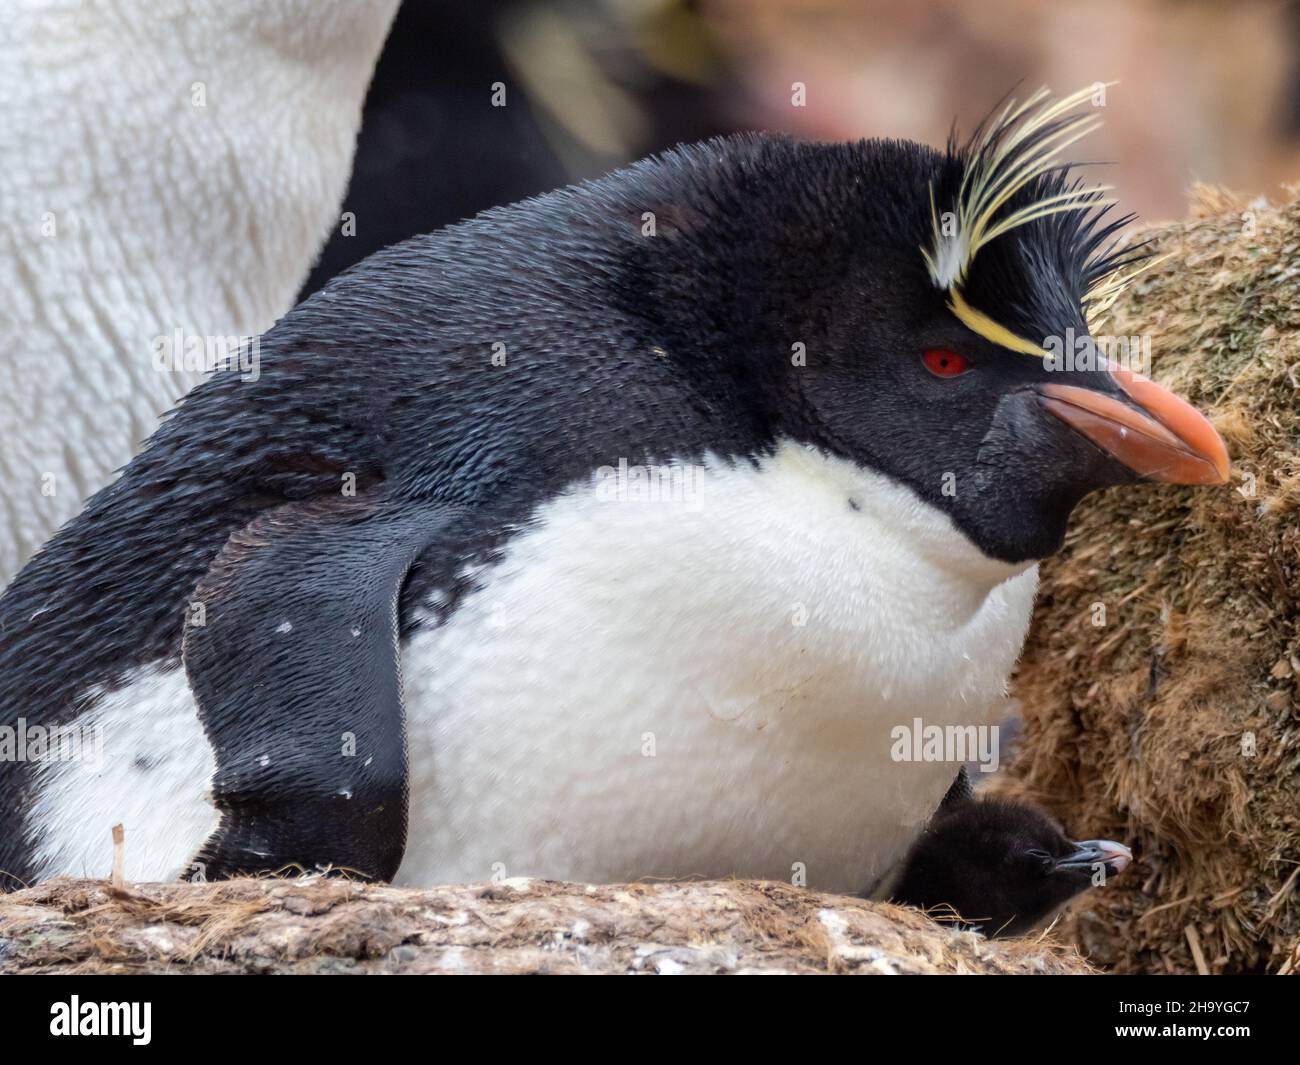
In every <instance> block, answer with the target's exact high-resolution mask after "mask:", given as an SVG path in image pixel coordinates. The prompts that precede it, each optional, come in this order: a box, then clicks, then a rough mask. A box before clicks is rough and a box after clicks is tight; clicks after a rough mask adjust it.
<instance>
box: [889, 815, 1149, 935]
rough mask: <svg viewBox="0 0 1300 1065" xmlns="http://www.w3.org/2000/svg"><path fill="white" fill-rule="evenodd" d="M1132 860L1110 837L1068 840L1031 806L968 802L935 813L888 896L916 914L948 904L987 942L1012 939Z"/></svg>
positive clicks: (1112, 874) (1130, 854)
mask: <svg viewBox="0 0 1300 1065" xmlns="http://www.w3.org/2000/svg"><path fill="white" fill-rule="evenodd" d="M1132 860H1133V855H1132V853H1131V852H1130V851H1129V849H1128V848H1127V847H1126V846H1124V845H1123V844H1122V843H1116V842H1114V841H1113V840H1108V839H1089V840H1084V841H1083V842H1081V843H1075V842H1072V841H1071V840H1070V839H1068V838H1067V837H1066V835H1065V833H1064V832H1062V831H1061V828H1060V826H1059V825H1057V824H1056V822H1055V821H1053V820H1052V819H1051V818H1050V817H1048V816H1047V815H1046V814H1045V813H1043V812H1042V811H1041V810H1039V809H1038V808H1037V807H1034V806H1031V805H1028V804H1026V803H1018V802H1016V803H1013V802H1007V801H1004V800H1000V799H984V800H977V799H974V798H970V799H967V800H965V801H958V802H954V803H950V804H949V803H945V805H944V806H943V807H941V808H940V810H939V812H938V813H937V814H936V815H935V817H934V819H933V820H932V821H931V823H930V825H929V826H928V827H927V828H926V830H925V831H924V832H923V833H922V834H921V835H920V836H919V837H918V838H917V840H916V842H915V843H913V844H912V848H911V850H910V851H909V852H908V854H907V857H906V858H905V859H904V861H903V864H902V867H901V870H900V872H899V874H898V877H897V880H896V882H895V886H894V888H893V890H892V892H891V893H890V895H891V898H892V899H893V901H895V902H900V903H903V904H905V905H909V906H918V907H920V908H922V909H931V908H934V907H938V906H945V905H947V906H951V907H952V908H953V909H954V910H956V911H957V913H958V914H960V915H961V918H962V923H963V924H966V925H970V926H976V927H979V928H980V929H982V930H983V931H984V932H985V934H987V935H988V936H990V937H994V936H1018V935H1024V934H1025V933H1027V932H1029V931H1031V930H1032V929H1033V928H1034V927H1035V926H1037V925H1039V924H1041V923H1043V922H1044V921H1045V920H1047V918H1048V917H1049V916H1051V914H1052V913H1053V912H1055V911H1056V910H1057V909H1058V908H1059V907H1061V906H1062V905H1064V904H1065V903H1066V902H1069V901H1070V899H1072V898H1074V897H1075V896H1076V895H1078V894H1079V893H1080V892H1083V891H1086V890H1087V889H1088V888H1089V887H1094V886H1098V885H1099V884H1101V883H1104V882H1105V880H1106V879H1107V878H1108V877H1111V876H1115V875H1117V874H1119V873H1121V872H1123V871H1124V869H1126V868H1127V867H1128V865H1129V863H1130V862H1131V861H1132Z"/></svg>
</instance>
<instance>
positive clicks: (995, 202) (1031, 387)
mask: <svg viewBox="0 0 1300 1065" xmlns="http://www.w3.org/2000/svg"><path fill="white" fill-rule="evenodd" d="M1089 92H1090V90H1085V91H1084V92H1082V93H1076V94H1074V95H1073V96H1070V97H1067V98H1065V99H1063V100H1060V101H1057V102H1053V101H1052V100H1050V99H1048V98H1047V96H1046V93H1045V92H1040V93H1037V94H1035V95H1034V96H1032V97H1031V98H1030V99H1029V100H1028V101H1027V102H1026V104H1024V105H1020V106H1015V105H1008V106H1007V107H1006V109H1004V110H1003V111H1002V112H1001V113H1000V114H998V115H997V116H996V117H995V118H993V119H991V120H990V121H987V122H986V123H985V124H984V125H983V126H981V128H980V129H979V130H978V131H977V132H976V134H975V135H974V137H973V138H972V139H971V141H970V142H969V143H968V144H966V145H965V146H964V147H957V146H956V145H955V144H953V143H950V144H949V147H948V149H947V151H946V152H938V151H934V150H932V149H927V148H922V147H920V146H917V145H914V144H908V143H902V142H896V141H870V142H861V143H858V144H852V145H796V144H792V143H790V142H788V141H773V140H770V139H769V140H763V141H758V142H752V143H751V144H750V146H749V151H748V152H747V153H746V154H739V153H738V154H737V155H734V156H732V157H730V158H729V159H726V160H724V161H723V162H722V165H721V166H717V162H718V161H717V160H716V159H715V160H713V163H714V165H715V168H716V169H717V170H718V171H720V172H721V174H722V177H721V178H719V179H718V180H717V181H716V182H715V184H714V186H713V187H712V188H711V189H710V190H709V194H708V196H706V197H701V198H700V199H699V200H697V201H696V202H694V203H686V204H682V203H680V202H679V203H678V204H676V205H675V209H674V211H673V212H672V213H671V214H670V216H669V224H670V225H674V226H676V227H677V228H676V229H673V230H672V231H670V232H669V233H668V240H667V241H660V243H659V245H658V247H659V248H660V249H668V250H667V251H665V252H663V254H666V255H667V256H668V258H667V259H666V260H660V264H659V269H660V271H661V276H666V277H668V278H669V279H670V280H669V281H668V282H667V283H666V284H664V285H661V286H660V290H659V291H654V292H647V291H646V289H645V288H644V287H638V289H637V290H636V292H637V298H638V299H639V300H640V301H641V307H642V308H644V307H645V306H646V303H647V301H655V302H656V305H657V306H661V307H671V308H672V309H671V310H670V311H668V312H666V314H667V316H670V317H672V319H673V320H674V321H690V322H692V323H693V325H694V326H695V327H696V329H695V335H694V336H692V337H687V338H686V343H684V344H681V345H680V347H681V348H682V349H684V350H687V351H689V354H688V355H687V356H685V357H684V358H683V360H682V365H683V371H684V372H686V373H690V372H691V367H689V366H687V365H686V363H687V362H688V361H689V360H695V361H696V362H698V361H699V360H700V349H701V348H704V349H705V350H706V351H710V350H711V351H717V350H719V349H721V348H724V347H726V348H730V349H732V351H731V352H730V353H729V355H728V357H727V358H726V359H725V361H723V363H722V369H719V364H718V363H717V362H712V363H709V368H708V370H707V372H708V373H709V374H710V375H711V380H710V381H709V382H707V383H702V385H701V387H702V388H704V389H708V388H710V387H712V388H714V389H717V388H718V385H717V379H718V378H721V379H722V380H724V381H725V382H728V383H729V384H730V385H731V387H732V389H733V391H734V392H741V391H742V390H748V392H749V393H750V394H758V395H760V396H761V398H762V402H763V404H764V405H763V406H762V408H761V409H762V415H761V416H762V417H763V418H765V419H766V421H767V423H768V424H769V425H770V427H771V430H770V431H771V433H772V435H773V436H787V437H792V438H794V439H796V440H799V441H801V442H804V443H811V444H815V445H817V446H819V447H821V448H823V449H825V450H827V451H829V452H831V453H833V454H836V455H839V456H842V457H846V458H849V459H851V460H853V461H855V462H857V463H858V464H860V465H864V466H867V467H870V468H873V469H875V470H878V471H880V472H882V473H884V474H886V475H887V476H889V477H890V478H893V479H895V480H898V481H901V482H903V483H904V484H906V485H908V486H909V487H910V488H911V489H912V490H913V491H914V492H916V493H917V494H918V495H920V496H921V498H922V499H924V500H926V501H927V502H929V503H931V504H932V505H934V506H936V507H938V508H939V509H941V510H942V511H944V512H945V513H946V514H948V516H949V517H950V518H951V519H952V520H953V522H954V523H955V524H956V525H957V526H958V528H960V529H961V530H962V531H963V532H964V533H965V534H966V535H967V537H968V538H969V539H971V540H972V541H973V542H974V543H975V544H977V545H978V546H979V547H980V548H981V549H982V550H983V551H984V553H985V554H986V555H989V556H991V557H993V558H997V559H1001V560H1003V561H1007V562H1023V561H1027V560H1030V559H1038V558H1042V557H1045V556H1047V555H1049V554H1051V553H1052V552H1053V551H1055V550H1056V549H1057V548H1058V547H1059V545H1060V543H1061V540H1062V537H1063V535H1064V531H1065V524H1066V520H1067V518H1068V517H1069V514H1070V511H1071V509H1072V508H1073V507H1074V505H1075V503H1077V502H1078V500H1079V499H1080V498H1082V497H1083V496H1084V495H1085V494H1087V493H1088V492H1091V491H1093V490H1095V489H1099V488H1103V487H1106V486H1109V485H1115V484H1120V483H1123V482H1127V481H1132V480H1136V479H1138V478H1139V477H1147V478H1152V479H1155V480H1164V481H1173V482H1178V483H1196V484H1208V483H1220V482H1222V481H1224V480H1225V479H1226V476H1227V469H1228V459H1227V454H1226V451H1225V449H1224V445H1223V442H1222V441H1221V440H1220V438H1219V437H1218V435H1217V433H1216V432H1215V431H1214V429H1213V428H1212V427H1211V426H1210V424H1209V423H1208V422H1207V421H1206V420H1205V419H1204V418H1203V417H1202V416H1201V415H1200V414H1199V413H1198V412H1197V411H1195V410H1194V409H1193V408H1192V407H1191V406H1189V405H1188V404H1187V403H1185V402H1184V401H1183V400H1181V399H1179V398H1178V397H1176V396H1174V395H1173V394H1172V393H1170V392H1167V391H1166V390H1164V389H1163V388H1161V387H1159V386H1158V385H1155V384H1154V383H1152V382H1151V381H1149V380H1147V379H1146V378H1144V377H1141V376H1139V375H1134V374H1133V373H1130V372H1127V371H1126V370H1124V369H1122V368H1119V369H1117V368H1116V367H1115V366H1114V365H1113V364H1112V363H1111V362H1108V361H1107V360H1106V359H1105V358H1104V357H1093V355H1094V352H1095V347H1090V341H1091V340H1092V334H1091V333H1090V331H1089V325H1088V316H1089V314H1090V313H1094V312H1096V311H1097V310H1098V309H1100V308H1104V306H1105V305H1107V304H1108V301H1110V300H1112V299H1113V298H1114V296H1115V295H1117V294H1118V290H1119V288H1120V287H1122V285H1123V284H1124V283H1126V282H1127V281H1128V280H1129V279H1130V278H1131V277H1132V276H1133V273H1134V272H1135V270H1136V269H1140V267H1136V266H1135V264H1136V263H1138V262H1139V261H1140V260H1142V259H1143V258H1144V257H1145V252H1144V251H1143V249H1141V248H1139V249H1137V250H1136V251H1134V250H1132V249H1129V250H1127V251H1126V250H1124V249H1123V248H1122V247H1120V246H1119V245H1118V244H1117V243H1116V241H1117V231H1118V230H1119V228H1120V227H1121V226H1123V225H1124V224H1125V223H1126V222H1127V221H1128V219H1127V218H1122V219H1118V220H1115V219H1108V218H1106V217H1105V216H1106V212H1107V210H1108V209H1109V207H1108V202H1107V201H1105V200H1103V199H1102V196H1103V191H1104V190H1102V189H1099V188H1090V187H1087V186H1085V185H1083V184H1082V183H1081V182H1080V181H1079V180H1078V179H1076V178H1074V177H1072V176H1071V175H1070V173H1069V171H1068V169H1067V168H1065V167H1064V166H1062V165H1060V164H1058V163H1057V162H1056V158H1057V153H1058V152H1059V151H1060V150H1061V149H1063V148H1064V147H1066V146H1067V145H1068V144H1070V143H1072V142H1073V141H1074V140H1076V139H1077V138H1078V137H1080V136H1082V135H1083V134H1085V133H1087V132H1088V131H1089V130H1091V129H1092V128H1093V126H1094V124H1095V123H1096V122H1097V121H1099V120H1097V119H1095V118H1093V117H1091V116H1090V115H1089V114H1086V113H1084V114H1075V113H1073V112H1074V111H1076V110H1077V109H1078V108H1079V107H1081V106H1085V105H1087V104H1088V103H1089V100H1090V95H1089ZM700 218H707V219H708V224H705V225H699V224H697V221H698V219H700ZM691 230H694V231H695V234H696V236H697V238H698V239H696V240H694V241H689V240H688V241H683V240H680V239H678V238H679V237H680V234H681V233H682V232H684V231H691ZM652 243H653V242H652ZM683 246H686V247H689V249H690V250H689V252H688V253H683V252H681V251H680V250H679V249H680V248H681V247H683ZM656 254H659V253H656ZM1094 317H1095V313H1094ZM701 327H702V331H703V332H702V335H701ZM674 339H675V338H673V337H671V336H669V338H668V340H667V341H665V344H664V347H665V348H667V349H669V350H672V347H671V346H672V344H673V342H674ZM1139 350H1140V344H1139ZM1111 353H1112V354H1113V353H1114V349H1111ZM1058 356H1059V357H1058ZM1112 371H1114V372H1112ZM696 372H697V373H699V371H698V370H697V371H696ZM728 375H731V377H730V378H728ZM709 398H710V399H713V398H715V397H712V396H711V397H709ZM716 399H717V401H718V402H726V401H727V396H726V395H725V394H722V395H718V396H716Z"/></svg>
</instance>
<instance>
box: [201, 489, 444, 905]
mask: <svg viewBox="0 0 1300 1065" xmlns="http://www.w3.org/2000/svg"><path fill="white" fill-rule="evenodd" d="M452 513H453V512H452V511H451V510H450V508H446V507H439V506H435V505H424V506H420V505H418V504H416V505H403V506H401V507H397V506H394V505H392V504H391V503H390V502H389V501H388V500H386V499H384V498H382V497H376V496H372V497H371V498H368V499H367V498H363V497H361V496H356V497H345V496H340V497H338V498H337V499H332V500H327V501H313V502H309V503H302V504H289V505H286V506H282V507H278V508H276V509H275V510H272V511H268V512H267V513H265V514H263V515H262V516H260V517H259V518H257V520H255V521H253V522H252V523H251V524H249V525H247V526H246V527H245V528H243V529H241V530H240V531H239V532H237V533H235V534H234V535H233V536H232V537H231V538H230V540H229V541H227V543H226V545H225V547H223V548H222V550H221V552H220V553H219V554H218V555H217V557H216V559H215V560H214V562H213V564H212V566H211V567H210V568H209V570H208V573H207V575H206V576H205V577H204V578H203V580H202V581H201V582H200V583H199V585H198V587H197V588H196V590H195V593H194V605H192V607H191V611H190V614H189V616H188V617H187V620H186V627H185V638H184V659H185V669H186V671H187V673H188V675H189V681H190V687H191V689H192V690H193V692H194V696H195V699H196V701H197V703H198V713H199V718H200V720H201V721H202V722H203V727H204V729H205V730H206V732H207V734H208V739H209V741H210V742H211V743H212V746H213V749H214V750H215V752H216V760H217V769H216V772H215V774H214V776H213V781H212V800H213V802H214V803H215V805H216V807H217V809H218V810H219V811H220V815H221V818H220V822H219V824H218V826H217V829H216V831H215V832H214V833H213V834H212V836H211V837H210V838H209V839H208V841H207V842H206V843H205V844H204V846H203V848H202V850H201V851H200V852H199V854H198V856H197V857H196V859H195V864H196V869H195V870H193V871H192V872H191V873H189V874H187V875H191V876H203V877H206V878H208V879H216V878H220V877H229V876H235V875H238V874H241V873H250V874H251V873H259V872H274V871H276V870H279V869H283V868H284V867H286V866H289V865H298V866H302V867H303V868H306V869H313V868H316V867H318V866H325V865H329V866H333V867H335V868H341V869H347V870H353V871H355V872H357V873H360V874H362V875H364V876H367V877H373V878H376V879H380V880H389V879H391V878H392V877H393V875H394V874H395V873H396V872H397V867H398V865H399V864H400V863H401V860H402V853H403V851H404V849H405V846H406V729H405V721H404V715H403V709H402V690H401V660H400V656H399V649H398V629H397V625H398V618H397V604H398V597H399V595H400V592H401V588H402V584H403V581H404V579H405V577H406V574H407V572H408V571H409V569H410V567H411V564H412V563H413V562H414V561H415V559H416V557H417V556H418V555H419V553H420V551H421V550H423V548H424V547H425V546H427V545H428V544H429V543H430V542H431V541H432V540H433V539H435V538H436V537H438V536H439V534H440V533H441V532H442V530H444V529H445V528H446V526H447V523H448V520H449V518H450V516H451V514H452ZM199 622H201V624H200V623H199Z"/></svg>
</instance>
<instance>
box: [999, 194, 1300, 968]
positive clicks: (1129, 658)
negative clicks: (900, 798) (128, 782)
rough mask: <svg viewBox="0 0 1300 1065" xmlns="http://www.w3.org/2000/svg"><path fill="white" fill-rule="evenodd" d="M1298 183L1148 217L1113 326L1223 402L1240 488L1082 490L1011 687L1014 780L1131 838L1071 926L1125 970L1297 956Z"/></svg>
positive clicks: (1163, 367)
mask: <svg viewBox="0 0 1300 1065" xmlns="http://www.w3.org/2000/svg"><path fill="white" fill-rule="evenodd" d="M1297 191H1300V190H1297V189H1291V190H1288V193H1289V196H1290V199H1289V200H1288V202H1286V203H1285V204H1284V205H1283V206H1280V207H1273V206H1269V205H1267V204H1264V203H1262V202H1255V203H1247V202H1246V201H1243V200H1241V199H1238V198H1235V197H1233V196H1231V195H1230V194H1228V193H1226V192H1224V191H1222V190H1218V189H1210V188H1198V189H1196V190H1195V192H1194V205H1193V211H1192V214H1191V216H1190V217H1189V218H1188V219H1187V220H1186V221H1184V222H1180V223H1177V224H1174V225H1171V226H1167V227H1164V228H1161V229H1158V230H1153V231H1152V233H1151V235H1153V236H1154V237H1155V238H1156V242H1157V245H1158V252H1159V253H1160V254H1168V255H1169V258H1168V259H1167V260H1165V261H1164V262H1163V263H1161V264H1160V265H1158V266H1157V267H1155V268H1154V269H1153V270H1152V271H1150V272H1149V274H1148V275H1146V276H1144V277H1143V278H1142V279H1141V280H1140V281H1139V282H1138V283H1137V284H1136V286H1135V287H1134V288H1133V289H1132V290H1131V291H1130V292H1129V293H1127V294H1126V296H1125V297H1124V298H1123V299H1122V301H1121V302H1120V303H1119V304H1118V305H1117V306H1116V307H1115V309H1114V310H1113V311H1112V315H1111V319H1110V321H1109V322H1107V323H1105V324H1104V325H1103V331H1105V332H1108V333H1111V334H1114V335H1134V334H1141V333H1144V332H1150V333H1151V334H1152V336H1153V339H1152V350H1153V362H1154V371H1155V377H1156V378H1157V379H1158V380H1160V381H1161V382H1162V383H1164V384H1166V385H1168V386H1169V387H1171V388H1173V389H1174V390H1175V391H1177V392H1178V393H1179V394H1181V395H1183V396H1186V397H1187V398H1189V399H1190V400H1191V401H1192V402H1194V403H1196V404H1197V405H1198V406H1200V407H1201V408H1202V409H1203V410H1206V411H1207V412H1208V413H1209V414H1210V416H1211V418H1212V420H1213V421H1214V423H1215V424H1216V426H1217V427H1218V428H1219V429H1220V431H1221V432H1222V433H1223V435H1224V437H1225V438H1226V439H1227V441H1228V446H1229V450H1230V452H1231V454H1232V458H1233V465H1234V475H1233V483H1232V484H1231V485H1229V486H1225V487H1222V488H1210V489H1204V488H1202V489H1188V488H1173V487H1169V486H1156V485H1152V486H1143V487H1140V488H1125V489H1122V490H1117V491H1114V492H1108V493H1105V494H1104V495H1102V496H1099V497H1096V498H1093V499H1090V500H1088V501H1086V502H1085V504H1084V505H1082V506H1081V507H1080V508H1079V510H1078V512H1077V514H1076V516H1075V518H1074V520H1073V522H1072V525H1071V531H1070V533H1069V536H1068V538H1067V542H1066V546H1065V549H1064V551H1063V552H1062V553H1061V554H1060V555H1059V556H1057V557H1055V558H1053V559H1052V560H1050V561H1049V562H1048V563H1046V564H1045V565H1044V567H1043V585H1042V592H1041V595H1040V599H1039V604H1038V607H1037V611H1036V613H1035V618H1034V623H1033V626H1032V628H1031V632H1030V636H1029V640H1028V643H1027V645H1026V651H1025V655H1024V658H1023V659H1022V662H1021V665H1020V668H1019V672H1018V676H1017V680H1016V684H1015V688H1016V692H1015V694H1016V695H1017V696H1018V698H1019V700H1020V702H1021V704H1022V708H1023V713H1024V717H1025V734H1024V739H1023V742H1022V744H1021V747H1020V749H1019V752H1018V754H1017V756H1016V759H1015V761H1014V763H1013V765H1012V766H1011V780H1009V781H1006V782H1004V783H1003V784H1002V785H1001V790H1004V791H1011V792H1014V793H1018V794H1024V795H1028V796H1030V797H1032V798H1034V799H1036V800H1037V801H1039V802H1042V803H1044V804H1046V805H1047V806H1048V807H1050V808H1051V809H1052V810H1053V811H1054V812H1055V813H1056V814H1057V815H1058V816H1060V817H1061V818H1062V819H1063V820H1064V821H1065V822H1066V823H1067V824H1068V825H1071V826H1086V828H1087V831H1088V832H1089V833H1090V834H1104V835H1110V836H1112V837H1114V838H1116V839H1122V840H1125V841H1127V842H1129V843H1130V844H1132V845H1133V846H1134V849H1135V854H1136V864H1135V867H1134V868H1133V869H1132V870H1130V871H1129V872H1128V873H1127V874H1126V875H1125V876H1123V877H1121V878H1119V879H1118V880H1116V881H1115V882H1114V883H1113V884H1111V885H1109V886H1108V888H1107V890H1105V891H1096V892H1091V893H1089V894H1088V895H1087V896H1085V897H1084V899H1083V901H1082V902H1081V903H1080V905H1079V906H1077V907H1076V909H1075V910H1074V912H1073V913H1072V915H1071V916H1070V919H1069V921H1068V922H1067V924H1066V926H1065V928H1066V931H1067V933H1068V932H1072V934H1073V935H1074V936H1075V937H1076V939H1077V941H1078V943H1079V944H1080V945H1081V947H1082V948H1083V950H1084V952H1085V954H1086V955H1088V956H1089V957H1091V958H1092V959H1093V960H1094V961H1097V962H1099V963H1103V964H1106V965H1111V966H1113V967H1114V968H1115V969H1116V970H1118V971H1123V972H1175V973H1191V972H1197V971H1198V970H1199V971H1208V972H1294V971H1296V970H1297V968H1300V887H1298V886H1297V876H1296V874H1297V870H1298V869H1300V706H1298V704H1297V699H1296V688H1297V683H1298V681H1300V611H1298V604H1300V524H1298V522H1297V518H1298V516H1300V515H1298V514H1297V511H1298V509H1300V198H1297V196H1296V193H1297ZM1251 478H1253V479H1254V482H1255V485H1254V494H1253V495H1251V494H1250V493H1249V491H1248V488H1249V481H1250V479H1251ZM1097 603H1102V604H1104V605H1105V608H1106V619H1105V623H1104V624H1103V625H1101V626H1100V627H1094V625H1093V623H1092V619H1093V614H1092V611H1093V608H1094V604H1097ZM1252 745H1253V746H1252ZM1198 948H1199V951H1200V954H1201V955H1202V957H1201V958H1200V959H1199V963H1198V958H1197V950H1198Z"/></svg>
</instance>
